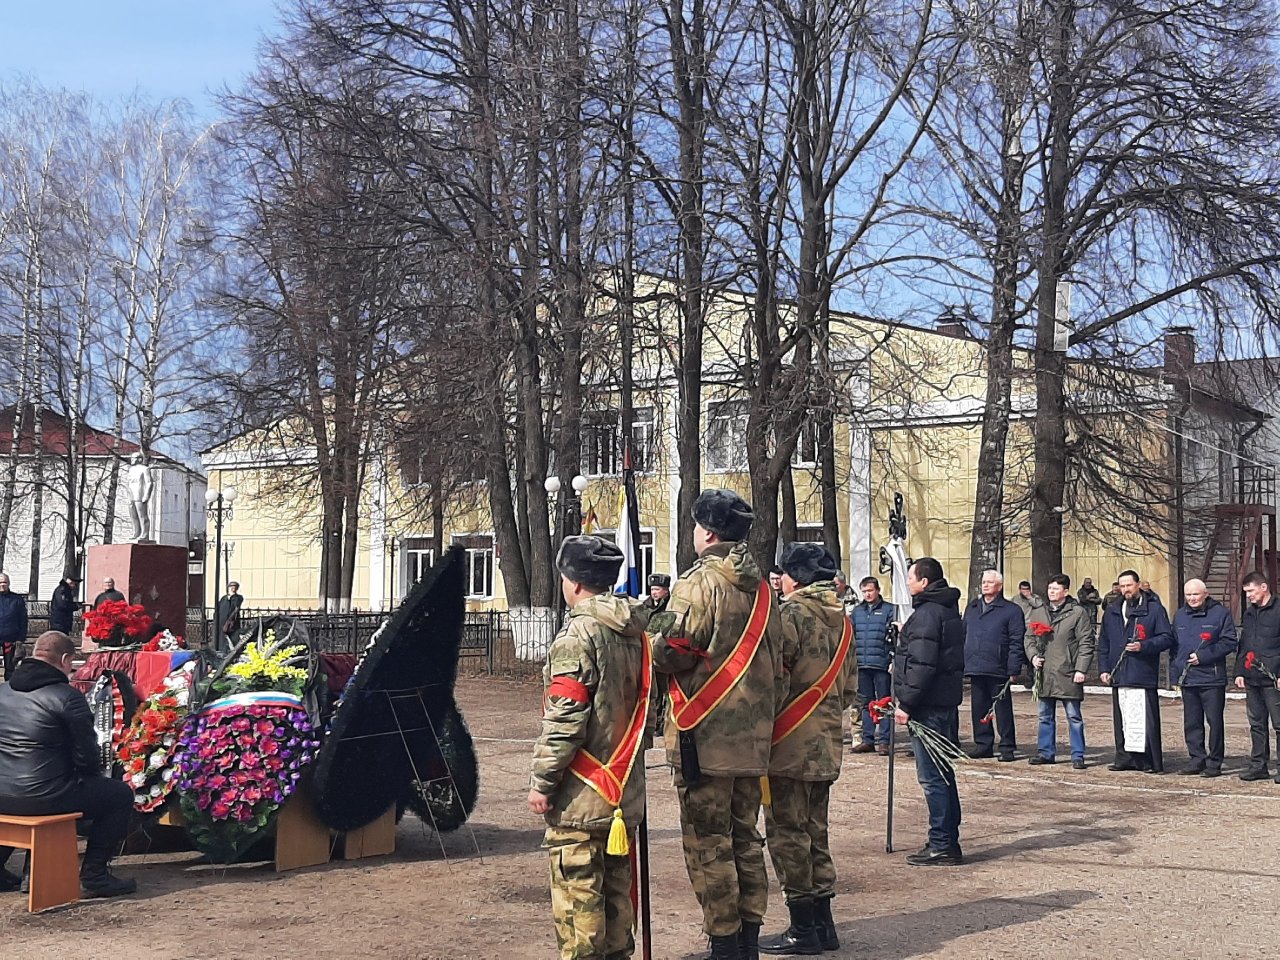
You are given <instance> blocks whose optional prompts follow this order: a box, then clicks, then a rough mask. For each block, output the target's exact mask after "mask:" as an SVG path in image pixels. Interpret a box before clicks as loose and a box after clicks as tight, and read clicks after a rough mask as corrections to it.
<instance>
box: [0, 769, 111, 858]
mask: <svg viewBox="0 0 1280 960" xmlns="http://www.w3.org/2000/svg"><path fill="white" fill-rule="evenodd" d="M76 812H79V813H82V814H84V817H83V819H84V820H87V821H89V842H88V843H87V844H86V846H85V851H84V866H83V867H82V868H81V869H82V872H84V871H89V872H94V871H100V870H102V869H103V868H105V867H106V865H107V863H108V862H110V860H111V858H112V857H114V856H116V855H117V854H118V853H119V852H120V847H121V845H123V843H124V838H125V835H126V834H127V833H128V832H129V817H130V815H131V814H132V813H133V791H132V790H130V789H129V786H128V784H126V783H125V782H124V781H123V780H115V779H113V778H111V777H85V778H84V779H83V780H80V781H77V782H76V783H74V784H72V785H71V786H70V787H68V788H67V789H66V790H64V791H63V792H62V793H60V794H59V795H58V796H56V797H46V798H43V799H30V798H28V797H0V813H8V814H12V815H15V816H19V817H36V816H42V815H44V814H51V813H76ZM12 852H13V851H12V849H11V848H9V847H0V864H3V863H4V862H5V861H6V860H8V859H9V854H10V853H12Z"/></svg>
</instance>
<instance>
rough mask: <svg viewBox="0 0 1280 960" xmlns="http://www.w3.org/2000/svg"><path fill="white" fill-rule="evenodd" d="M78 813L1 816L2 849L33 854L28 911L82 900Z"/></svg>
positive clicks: (32, 911)
mask: <svg viewBox="0 0 1280 960" xmlns="http://www.w3.org/2000/svg"><path fill="white" fill-rule="evenodd" d="M79 819H80V814H78V813H58V814H53V815H52V816H47V817H18V816H11V815H9V814H0V847H17V848H18V849H20V850H30V851H31V878H30V885H29V888H28V890H29V892H28V894H27V909H28V910H29V911H30V912H31V913H36V912H37V911H40V910H48V909H49V908H50V907H60V906H62V905H63V904H67V903H75V902H76V901H77V900H79V899H80V858H79V855H78V854H77V853H76V821H77V820H79Z"/></svg>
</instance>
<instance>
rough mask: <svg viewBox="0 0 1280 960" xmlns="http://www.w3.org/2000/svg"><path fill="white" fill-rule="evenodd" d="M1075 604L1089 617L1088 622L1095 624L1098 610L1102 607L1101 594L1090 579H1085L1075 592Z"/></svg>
mask: <svg viewBox="0 0 1280 960" xmlns="http://www.w3.org/2000/svg"><path fill="white" fill-rule="evenodd" d="M1076 603H1078V604H1080V606H1082V607H1084V612H1085V613H1086V614H1088V615H1089V618H1090V620H1092V621H1093V623H1094V624H1097V622H1098V609H1099V608H1100V607H1101V606H1102V594H1100V593H1099V592H1098V588H1097V587H1095V586H1094V585H1093V578H1092V577H1085V578H1084V583H1082V584H1080V589H1079V590H1077V591H1076Z"/></svg>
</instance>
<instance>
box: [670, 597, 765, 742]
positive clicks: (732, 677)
mask: <svg viewBox="0 0 1280 960" xmlns="http://www.w3.org/2000/svg"><path fill="white" fill-rule="evenodd" d="M772 601H773V591H772V590H770V589H769V582H768V581H767V580H761V581H760V586H759V587H758V588H757V589H756V599H755V603H754V604H753V605H752V607H751V616H750V617H749V618H748V619H747V626H746V628H745V629H744V630H743V631H742V636H741V637H739V638H738V642H737V643H736V644H734V647H733V649H732V650H731V651H729V656H727V657H726V658H725V660H724V662H723V663H722V664H720V666H718V667H717V668H716V670H715V672H714V673H712V674H711V676H709V677H708V678H707V681H706V683H704V684H703V685H702V686H701V687H699V688H698V692H697V693H695V694H694V695H693V696H691V697H686V696H685V695H684V691H683V690H681V689H680V684H679V683H678V682H676V678H675V676H674V675H672V677H671V680H670V684H669V686H668V690H669V692H670V694H671V716H672V717H673V719H674V720H675V723H676V729H677V730H692V729H693V728H694V727H696V726H697V725H698V724H700V723H701V722H702V721H703V720H705V719H706V718H707V717H708V715H710V713H711V711H712V710H714V709H715V708H716V707H718V706H719V705H720V701H722V700H723V699H724V698H725V697H727V696H728V695H729V692H730V691H731V690H733V688H734V687H736V686H737V685H738V681H739V680H741V679H742V678H743V676H744V675H745V674H746V672H747V668H748V667H750V666H751V661H752V660H754V659H755V657H756V651H757V650H759V649H760V641H761V639H762V638H763V637H764V629H765V627H766V626H768V624H769V609H770V605H771V604H772Z"/></svg>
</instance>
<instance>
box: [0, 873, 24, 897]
mask: <svg viewBox="0 0 1280 960" xmlns="http://www.w3.org/2000/svg"><path fill="white" fill-rule="evenodd" d="M20 886H22V878H21V877H20V876H18V875H17V874H14V873H10V872H9V871H8V870H6V869H5V868H4V867H0V893H15V892H16V891H17V889H18V887H20Z"/></svg>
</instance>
